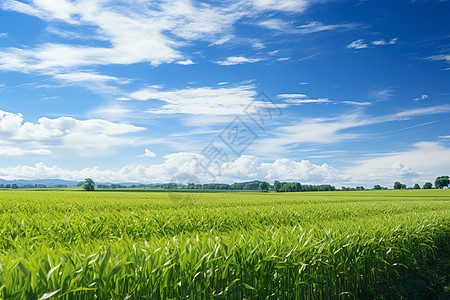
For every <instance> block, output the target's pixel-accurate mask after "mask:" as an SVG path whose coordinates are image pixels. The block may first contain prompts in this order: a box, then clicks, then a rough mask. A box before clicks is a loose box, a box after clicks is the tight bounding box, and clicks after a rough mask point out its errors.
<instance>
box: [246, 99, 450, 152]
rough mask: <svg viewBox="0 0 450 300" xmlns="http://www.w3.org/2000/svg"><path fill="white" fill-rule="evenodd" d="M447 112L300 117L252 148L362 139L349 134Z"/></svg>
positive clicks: (438, 108)
mask: <svg viewBox="0 0 450 300" xmlns="http://www.w3.org/2000/svg"><path fill="white" fill-rule="evenodd" d="M448 112H450V105H438V106H431V107H425V108H418V109H410V110H404V111H401V112H398V113H394V114H389V115H381V116H369V115H365V114H363V113H361V112H356V113H350V114H348V113H347V114H341V115H338V116H336V117H331V118H303V119H301V120H300V121H299V122H296V123H295V124H293V125H287V126H280V127H278V128H275V129H274V130H273V134H272V137H270V138H260V139H258V140H257V141H256V142H255V143H254V144H253V145H252V146H251V149H252V150H254V151H256V152H257V153H279V152H286V151H288V150H289V149H291V148H293V147H296V146H298V145H300V144H316V145H323V144H334V143H338V142H342V141H345V140H354V139H357V138H361V137H362V136H364V133H361V132H357V133H354V132H351V131H350V130H351V129H355V128H358V127H363V126H367V125H373V124H380V123H387V122H393V121H402V120H408V119H410V118H412V117H416V116H422V115H433V114H440V113H448Z"/></svg>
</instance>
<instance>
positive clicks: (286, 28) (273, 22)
mask: <svg viewBox="0 0 450 300" xmlns="http://www.w3.org/2000/svg"><path fill="white" fill-rule="evenodd" d="M258 24H259V25H260V26H263V27H266V28H269V29H272V30H277V31H281V32H284V33H290V34H310V33H315V32H321V31H336V30H349V29H354V28H356V27H357V25H356V24H323V23H321V22H310V23H308V24H304V25H299V26H294V25H293V24H292V23H291V22H287V21H285V20H282V19H268V20H264V21H261V22H259V23H258Z"/></svg>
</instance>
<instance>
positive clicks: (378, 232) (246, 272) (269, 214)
mask: <svg viewBox="0 0 450 300" xmlns="http://www.w3.org/2000/svg"><path fill="white" fill-rule="evenodd" d="M449 212H450V192H449V190H419V191H416V190H407V191H362V192H311V193H307V192H304V193H280V194H274V193H258V192H238V193H233V192H228V193H192V194H191V193H181V192H177V193H169V194H168V193H161V192H160V193H152V192H148V193H145V192H141V193H135V192H107V191H102V192H79V191H0V216H1V218H0V237H1V239H0V298H1V299H39V298H41V299H48V298H52V299H93V298H94V297H97V298H98V299H125V298H126V299H213V298H214V299H215V298H219V299H339V298H342V299H346V298H349V299H361V298H369V299H370V298H375V299H402V298H404V299H423V298H426V297H427V296H429V297H437V298H439V297H443V298H442V299H446V298H445V297H448V296H449V293H448V274H450V269H449V263H448V261H449V260H448V258H449V252H450V251H449V249H450V242H449V241H450V222H449V220H450V215H449ZM430 299H431V298H430Z"/></svg>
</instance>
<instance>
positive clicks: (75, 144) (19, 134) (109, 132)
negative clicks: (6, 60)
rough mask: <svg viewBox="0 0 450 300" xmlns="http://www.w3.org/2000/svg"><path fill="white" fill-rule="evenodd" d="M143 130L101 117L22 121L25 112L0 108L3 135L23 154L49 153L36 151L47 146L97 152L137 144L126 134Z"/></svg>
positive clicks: (6, 140) (64, 150)
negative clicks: (16, 112)
mask: <svg viewBox="0 0 450 300" xmlns="http://www.w3.org/2000/svg"><path fill="white" fill-rule="evenodd" d="M142 130H144V128H143V127H137V126H134V125H129V124H124V123H113V122H109V121H105V120H101V119H92V120H77V119H74V118H70V117H60V118H56V119H49V118H40V119H39V120H38V121H37V122H36V123H32V122H23V116H22V114H14V113H10V112H4V111H1V110H0V138H1V139H2V141H3V142H10V143H13V144H14V145H15V146H16V147H21V148H23V149H24V150H23V151H24V152H23V154H26V153H36V154H48V152H45V153H44V152H42V151H40V152H39V153H37V152H33V151H36V150H40V149H41V148H45V149H47V150H49V151H51V152H58V150H60V151H62V153H66V154H67V153H77V154H80V155H96V154H99V153H101V152H102V151H104V150H107V149H110V148H113V147H118V146H124V145H128V146H129V145H132V144H136V142H137V140H136V138H132V137H124V136H123V135H129V134H133V133H137V132H139V131H142ZM36 148H38V149H36Z"/></svg>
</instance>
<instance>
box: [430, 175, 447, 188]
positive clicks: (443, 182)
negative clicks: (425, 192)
mask: <svg viewBox="0 0 450 300" xmlns="http://www.w3.org/2000/svg"><path fill="white" fill-rule="evenodd" d="M449 184H450V179H449V177H448V176H439V177H438V178H436V180H435V181H434V186H435V187H436V188H438V189H442V188H443V187H445V186H448V185H449Z"/></svg>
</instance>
